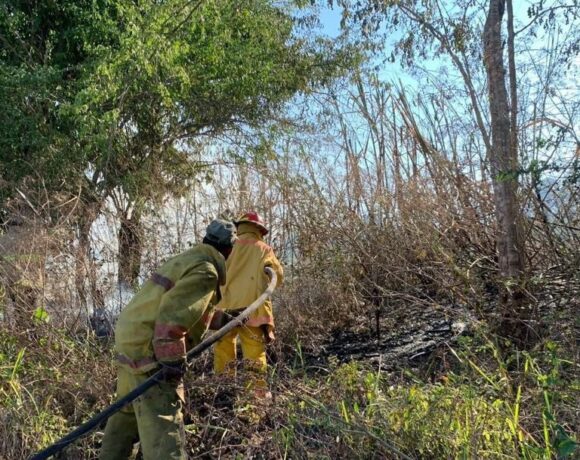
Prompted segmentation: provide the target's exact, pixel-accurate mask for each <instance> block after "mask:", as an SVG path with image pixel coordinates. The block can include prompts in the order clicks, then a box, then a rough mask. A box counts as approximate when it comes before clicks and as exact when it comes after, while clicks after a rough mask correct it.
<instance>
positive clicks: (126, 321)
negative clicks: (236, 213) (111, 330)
mask: <svg viewBox="0 0 580 460" xmlns="http://www.w3.org/2000/svg"><path fill="white" fill-rule="evenodd" d="M225 281H226V267H225V259H224V257H223V256H222V255H221V254H220V253H219V252H218V251H217V250H216V249H215V248H213V247H212V246H210V245H207V244H199V245H196V246H194V247H193V248H191V249H189V250H187V251H185V252H183V253H181V254H179V255H177V256H175V257H173V258H171V259H170V260H168V261H167V262H166V263H165V264H163V265H162V266H161V267H160V268H159V269H158V270H157V271H156V272H155V273H154V274H153V275H152V276H151V278H149V280H147V281H146V282H145V284H144V285H143V287H142V288H141V289H140V290H139V292H138V293H137V294H136V295H135V297H133V299H132V300H131V301H130V302H129V303H128V304H127V306H126V307H125V308H124V309H123V311H122V312H121V314H120V315H119V319H118V320H117V325H116V327H115V349H116V352H117V357H118V360H119V363H120V364H121V365H122V366H123V367H125V368H127V369H129V370H132V371H133V372H135V373H144V372H148V371H150V370H152V369H154V368H156V367H157V366H158V364H157V361H166V362H171V361H176V360H178V359H182V358H183V357H184V356H185V354H186V350H187V348H189V347H191V346H194V345H196V344H197V343H199V341H200V340H201V336H202V335H203V334H204V332H205V331H206V329H207V323H208V316H209V311H208V307H209V306H210V304H211V303H213V301H215V300H219V298H218V297H219V285H223V284H224V283H225Z"/></svg>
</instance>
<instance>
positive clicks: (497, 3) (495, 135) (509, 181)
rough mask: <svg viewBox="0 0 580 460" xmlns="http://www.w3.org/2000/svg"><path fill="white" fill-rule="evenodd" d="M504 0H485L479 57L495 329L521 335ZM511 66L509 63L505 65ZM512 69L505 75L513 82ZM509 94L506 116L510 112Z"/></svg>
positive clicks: (520, 270) (523, 317)
mask: <svg viewBox="0 0 580 460" xmlns="http://www.w3.org/2000/svg"><path fill="white" fill-rule="evenodd" d="M505 2H506V0H490V3H489V11H488V15H487V20H486V22H485V27H484V33H483V41H484V44H483V45H484V56H483V61H484V65H485V69H486V72H487V79H488V91H489V107H490V116H491V134H492V148H491V152H490V164H491V171H492V184H493V189H494V200H495V208H496V217H497V222H498V233H497V237H496V241H497V250H498V257H499V269H500V276H501V280H500V281H501V283H502V286H503V289H502V296H501V303H502V310H503V311H502V312H501V313H502V323H501V324H502V326H501V332H502V333H504V334H507V335H508V336H512V337H514V338H517V339H523V340H525V338H526V336H527V332H526V329H527V327H526V325H525V323H524V322H523V321H525V320H526V319H528V316H529V315H527V314H526V312H527V310H526V309H523V308H522V301H523V295H522V290H521V287H520V286H521V277H522V275H523V270H524V264H523V256H522V255H523V248H522V242H521V238H520V233H519V231H518V230H519V229H518V221H519V208H518V203H517V188H518V172H517V171H518V158H517V149H516V147H517V133H516V132H515V130H516V127H515V126H512V125H511V123H512V120H513V118H512V119H510V106H509V104H508V94H507V90H506V86H505V66H504V62H503V49H502V35H501V25H502V18H503V15H504V10H505ZM510 67H511V66H510ZM514 72H515V68H513V69H512V74H511V75H510V80H511V79H513V80H514V81H515V73H514ZM514 96H515V95H512V111H511V113H512V116H513V115H514V114H515V113H516V110H515V107H514V106H513V104H514V103H517V100H516V99H515V97H514Z"/></svg>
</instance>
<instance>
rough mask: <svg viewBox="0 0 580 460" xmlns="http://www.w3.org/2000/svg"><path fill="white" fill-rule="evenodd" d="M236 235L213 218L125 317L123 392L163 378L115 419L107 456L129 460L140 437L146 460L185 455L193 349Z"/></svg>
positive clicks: (119, 348) (119, 343)
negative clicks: (187, 376) (158, 375)
mask: <svg viewBox="0 0 580 460" xmlns="http://www.w3.org/2000/svg"><path fill="white" fill-rule="evenodd" d="M235 239H236V228H235V226H234V224H233V223H232V222H228V221H225V220H219V219H218V220H214V221H213V222H211V223H210V225H209V226H208V227H207V231H206V235H205V237H204V239H203V243H202V244H198V245H195V246H194V247H192V248H191V249H189V250H187V251H185V252H183V253H181V254H179V255H177V256H175V257H173V258H171V259H170V260H169V261H167V262H166V263H165V264H163V265H162V266H161V267H160V268H159V269H158V270H157V271H156V272H155V273H154V274H153V275H152V276H151V278H150V279H149V280H148V281H146V282H145V284H144V285H143V287H142V288H141V289H140V291H139V292H138V293H137V294H136V295H135V297H133V299H132V300H131V301H130V302H129V304H128V305H127V306H126V307H125V308H124V310H123V311H122V312H121V314H120V315H119V319H118V321H117V326H116V328H115V350H116V352H117V365H118V376H117V396H118V397H119V398H120V397H123V396H124V395H126V394H127V393H129V392H130V391H131V390H132V389H134V388H135V387H137V386H138V385H139V384H141V383H142V382H144V381H145V380H146V379H147V378H148V377H150V376H151V375H152V374H153V373H155V372H156V371H158V370H159V368H161V369H162V371H163V379H161V382H160V383H159V384H158V385H156V386H154V387H153V388H151V389H149V390H148V391H147V392H146V393H145V394H143V395H142V396H140V397H139V398H137V399H136V400H135V401H134V402H133V403H131V404H129V405H127V406H125V407H124V408H123V409H121V410H120V411H119V412H117V413H116V414H115V415H113V416H112V417H111V418H110V419H109V421H108V422H107V426H106V428H105V436H104V438H103V446H102V448H101V453H100V458H101V460H112V459H128V458H129V456H130V455H131V452H132V449H133V443H134V442H135V441H136V440H137V439H139V440H140V443H141V450H142V452H143V457H144V459H145V460H154V459H164V460H165V459H185V458H186V455H185V449H184V432H183V415H182V411H181V406H182V404H183V402H184V392H183V383H182V376H183V373H184V371H185V364H186V350H187V349H188V348H189V347H192V346H195V345H196V344H197V343H199V342H200V340H201V336H202V335H203V333H204V332H205V330H206V328H207V323H208V318H209V312H208V310H209V306H210V304H212V303H214V302H216V301H219V299H218V297H219V289H220V288H219V286H220V285H223V284H225V281H226V266H225V259H227V258H228V255H229V254H230V252H231V250H232V246H233V243H234V241H235Z"/></svg>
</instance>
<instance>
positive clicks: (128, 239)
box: [117, 206, 143, 287]
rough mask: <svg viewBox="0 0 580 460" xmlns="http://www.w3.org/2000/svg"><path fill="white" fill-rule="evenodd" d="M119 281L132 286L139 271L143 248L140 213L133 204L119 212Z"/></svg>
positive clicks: (135, 282)
mask: <svg viewBox="0 0 580 460" xmlns="http://www.w3.org/2000/svg"><path fill="white" fill-rule="evenodd" d="M118 239H119V269H118V272H117V278H118V281H119V283H125V284H126V285H128V286H131V287H134V286H135V285H136V284H137V280H138V278H139V273H140V271H141V253H142V249H143V231H142V227H141V213H140V211H138V210H137V209H136V208H135V207H134V206H133V207H131V206H130V207H129V209H128V210H125V211H123V212H122V213H121V226H120V227H119V234H118Z"/></svg>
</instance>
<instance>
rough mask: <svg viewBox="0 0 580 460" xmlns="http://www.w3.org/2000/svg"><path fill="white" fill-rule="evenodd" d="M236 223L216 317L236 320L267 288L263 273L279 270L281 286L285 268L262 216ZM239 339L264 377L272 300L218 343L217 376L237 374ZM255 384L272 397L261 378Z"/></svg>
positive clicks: (270, 337)
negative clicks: (221, 314) (267, 240)
mask: <svg viewBox="0 0 580 460" xmlns="http://www.w3.org/2000/svg"><path fill="white" fill-rule="evenodd" d="M235 224H236V226H237V230H238V240H237V241H236V243H235V245H234V249H233V251H232V254H231V256H230V257H229V259H228V261H227V263H226V267H227V274H228V281H227V283H226V285H225V287H224V288H223V289H222V300H221V301H220V303H219V304H218V309H220V310H218V311H217V312H216V314H217V313H219V312H220V311H221V310H224V311H225V313H226V314H227V315H230V316H234V317H235V316H237V315H238V314H239V313H241V311H242V310H241V309H242V308H244V307H245V306H246V305H249V304H251V303H252V302H253V301H254V300H256V299H257V298H258V297H259V296H260V294H261V293H262V292H263V291H264V289H265V288H266V287H267V286H268V282H269V279H268V277H267V275H266V274H265V273H264V268H265V267H271V268H272V269H274V270H275V271H276V273H277V274H278V284H281V282H282V276H283V272H282V266H281V265H280V262H278V259H277V258H276V256H275V255H274V251H273V250H272V248H271V247H270V246H268V245H267V244H266V243H265V242H264V241H263V237H264V236H265V235H266V234H267V233H268V229H267V228H266V226H265V225H264V221H263V220H262V218H261V217H260V215H259V214H258V213H256V212H248V213H246V214H244V215H243V216H242V217H241V218H240V219H239V220H238V221H237V222H235ZM227 315H224V316H227ZM212 322H213V321H212ZM238 336H239V337H240V341H241V344H242V353H243V355H244V360H245V361H246V362H247V363H248V364H249V365H250V367H251V370H253V371H255V372H257V373H258V374H264V373H265V372H266V367H267V365H266V348H265V345H266V344H267V343H270V342H271V341H273V340H274V315H273V314H272V303H271V301H270V300H267V301H266V302H265V303H264V304H263V305H262V306H260V307H259V308H258V310H257V311H256V312H254V313H253V314H252V315H251V316H250V318H249V320H248V321H247V322H246V323H245V324H244V325H243V326H239V327H237V328H235V329H234V330H232V331H231V332H230V333H229V334H227V335H226V336H224V337H223V338H222V339H221V340H220V341H218V342H217V343H216V345H215V348H214V371H215V372H216V373H217V374H219V373H222V372H224V371H226V370H229V371H231V372H233V371H234V368H233V366H234V365H235V360H236V339H237V337H238ZM254 384H255V389H254V391H255V394H256V396H258V397H265V396H269V393H268V392H267V391H266V381H265V380H264V379H263V378H262V377H260V378H257V379H255V381H254Z"/></svg>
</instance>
